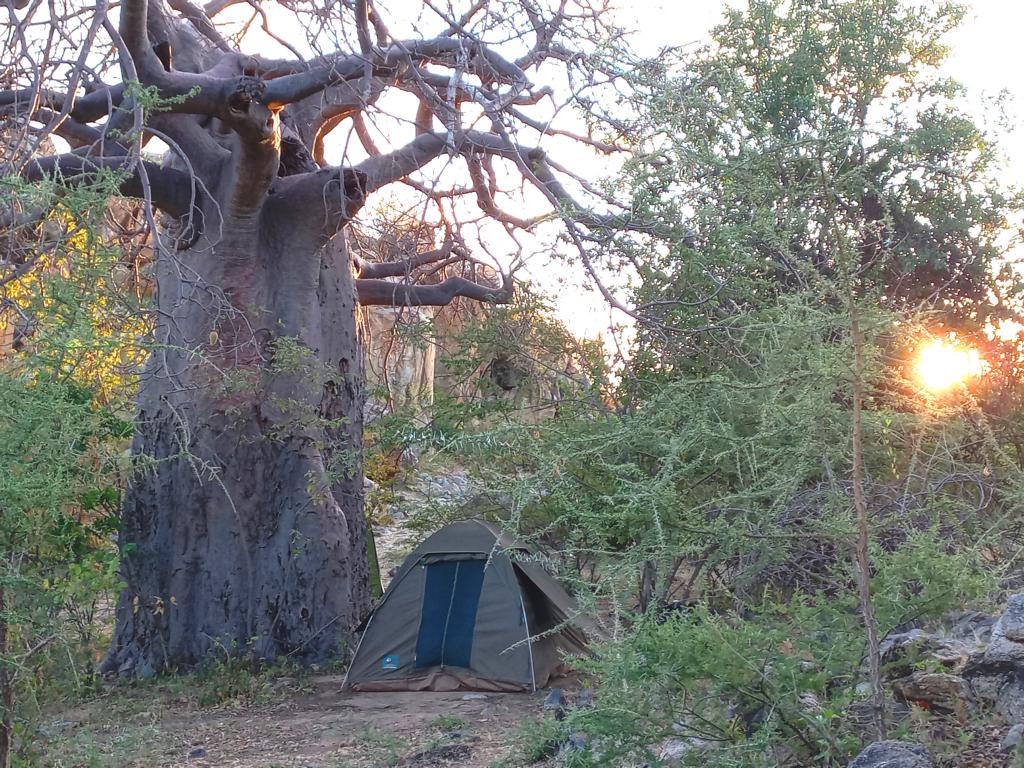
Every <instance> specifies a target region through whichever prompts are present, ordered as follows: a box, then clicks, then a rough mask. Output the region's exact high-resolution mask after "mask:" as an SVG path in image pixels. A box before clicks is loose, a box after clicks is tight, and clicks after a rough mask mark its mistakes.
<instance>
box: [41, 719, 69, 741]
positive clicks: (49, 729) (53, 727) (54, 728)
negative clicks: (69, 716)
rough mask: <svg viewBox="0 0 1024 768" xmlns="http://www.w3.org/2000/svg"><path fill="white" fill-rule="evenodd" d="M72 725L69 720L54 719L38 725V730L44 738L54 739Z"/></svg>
mask: <svg viewBox="0 0 1024 768" xmlns="http://www.w3.org/2000/svg"><path fill="white" fill-rule="evenodd" d="M73 725H74V723H73V722H72V721H71V720H54V721H53V722H50V723H47V724H46V725H40V726H39V728H38V731H39V733H40V735H41V736H42V737H43V738H45V739H56V738H58V737H59V736H60V735H61V733H63V732H64V731H65V730H66V729H68V728H70V727H71V726H73Z"/></svg>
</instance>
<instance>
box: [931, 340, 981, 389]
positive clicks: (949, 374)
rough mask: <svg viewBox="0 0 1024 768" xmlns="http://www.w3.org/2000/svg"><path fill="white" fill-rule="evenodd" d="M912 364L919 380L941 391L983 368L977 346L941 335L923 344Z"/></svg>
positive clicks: (979, 371) (968, 377)
mask: <svg viewBox="0 0 1024 768" xmlns="http://www.w3.org/2000/svg"><path fill="white" fill-rule="evenodd" d="M914 368H915V370H916V372H917V377H918V379H919V380H920V381H921V384H923V385H924V387H925V388H926V389H930V390H931V391H932V392H944V391H945V390H947V389H950V388H951V387H953V386H954V385H956V384H962V383H964V382H965V381H967V380H968V379H972V378H976V377H978V376H980V375H981V374H982V372H983V368H982V360H981V356H980V355H979V354H978V350H976V349H971V348H970V347H963V346H960V345H958V344H954V343H952V342H950V341H942V340H940V339H936V340H934V341H931V342H929V343H928V344H926V345H925V346H924V347H922V349H921V351H920V352H919V353H918V356H917V363H916V364H915V366H914Z"/></svg>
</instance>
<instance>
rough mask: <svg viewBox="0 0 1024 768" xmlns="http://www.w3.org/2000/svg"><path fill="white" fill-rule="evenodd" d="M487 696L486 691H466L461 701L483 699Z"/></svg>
mask: <svg viewBox="0 0 1024 768" xmlns="http://www.w3.org/2000/svg"><path fill="white" fill-rule="evenodd" d="M486 698H487V694H486V693H467V694H465V695H464V696H463V697H462V700H463V701H483V700H484V699H486Z"/></svg>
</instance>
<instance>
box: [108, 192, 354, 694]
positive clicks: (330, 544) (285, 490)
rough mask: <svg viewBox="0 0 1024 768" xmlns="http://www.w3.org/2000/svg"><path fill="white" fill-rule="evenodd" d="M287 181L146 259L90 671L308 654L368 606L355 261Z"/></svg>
mask: <svg viewBox="0 0 1024 768" xmlns="http://www.w3.org/2000/svg"><path fill="white" fill-rule="evenodd" d="M320 176H322V174H320ZM290 180H291V179H278V180H277V184H275V186H274V187H272V188H271V190H270V194H269V195H268V197H267V199H266V202H264V203H262V205H260V206H259V207H258V208H257V209H256V210H255V212H254V213H253V212H249V211H246V210H242V211H238V212H235V213H231V212H230V211H231V210H232V207H231V205H230V204H226V205H224V206H223V209H225V210H227V211H228V213H227V215H225V217H224V218H223V219H222V220H220V221H219V222H218V225H217V226H210V223H211V222H213V221H216V216H217V212H216V210H214V209H213V207H212V206H211V207H209V208H208V209H205V210H204V212H203V216H204V218H205V220H206V221H207V227H206V234H204V235H203V236H202V237H201V238H199V240H198V241H197V242H196V243H195V244H194V245H193V246H192V247H190V248H188V249H187V250H185V251H182V252H178V253H174V254H169V253H165V254H164V255H162V257H160V258H158V260H157V274H156V288H157V291H156V293H157V307H156V310H157V312H156V314H157V318H158V322H157V327H156V345H157V346H156V349H155V351H154V353H153V355H152V358H151V360H150V361H149V364H148V366H147V369H146V371H145V374H144V376H143V380H142V386H141V390H140V394H139V397H138V413H137V419H136V425H137V426H136V433H135V438H134V444H133V449H132V451H133V455H134V456H135V457H136V461H137V466H136V467H135V472H134V476H133V478H132V481H131V484H130V487H129V489H128V491H127V493H126V497H125V501H124V509H123V529H122V532H121V539H120V546H121V551H122V558H123V577H124V580H125V582H126V583H127V586H126V588H125V589H124V591H123V593H122V595H121V597H120V600H119V603H118V607H117V619H116V630H115V635H114V640H113V644H112V647H111V649H110V652H109V654H108V657H107V659H106V660H105V662H104V665H103V669H104V671H108V672H117V673H119V674H121V675H132V676H148V675H152V674H155V673H158V672H160V671H162V670H165V669H169V668H187V667H191V666H194V665H196V664H198V663H201V662H203V661H204V660H209V659H216V658H223V657H226V656H227V655H241V654H247V655H252V656H253V657H255V658H257V659H265V660H274V659H278V658H281V657H286V658H288V659H290V660H294V661H298V662H302V663H312V662H315V661H321V660H324V659H328V658H332V657H337V656H338V655H339V654H340V653H341V652H342V651H343V650H344V646H345V642H346V640H347V635H348V632H350V631H351V629H352V628H353V627H355V626H356V625H357V624H358V622H359V620H360V619H361V618H362V616H363V615H364V613H365V611H366V610H367V609H368V606H369V600H370V597H369V591H368V581H367V579H368V576H367V562H366V523H365V518H364V514H363V494H362V476H361V472H360V468H361V450H362V404H363V392H362V371H361V364H360V353H359V340H358V338H357V329H356V316H355V311H356V304H355V288H354V284H353V277H352V271H351V268H350V266H349V259H348V254H347V249H346V247H345V243H344V241H343V240H341V239H337V238H336V239H335V241H332V242H330V243H326V244H325V242H324V240H325V239H326V238H325V237H324V235H323V233H322V232H321V227H319V226H317V223H316V222H317V220H318V219H319V220H322V219H323V218H324V210H323V206H320V211H319V212H317V211H315V210H312V211H310V210H308V205H302V203H304V202H308V201H305V200H304V198H303V197H302V196H299V197H298V198H294V197H291V198H290V197H289V196H288V195H287V194H286V192H287V189H286V182H289V181H290ZM328 183H329V180H328ZM295 186H297V185H295ZM320 186H321V189H323V188H324V184H323V183H321V185H320ZM278 187H279V188H280V189H278ZM321 196H322V195H321ZM221 197H224V198H227V199H226V200H225V203H227V200H229V199H232V198H231V197H230V196H228V195H221ZM314 208H315V206H314ZM304 209H306V210H304ZM211 231H212V232H214V233H215V234H210V232H211Z"/></svg>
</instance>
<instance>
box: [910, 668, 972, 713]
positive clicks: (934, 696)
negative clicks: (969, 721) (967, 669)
mask: <svg viewBox="0 0 1024 768" xmlns="http://www.w3.org/2000/svg"><path fill="white" fill-rule="evenodd" d="M892 689H893V692H894V693H895V694H896V696H897V697H899V698H900V699H902V700H903V701H906V702H910V703H913V704H921V703H925V704H928V705H929V707H935V706H940V707H945V708H947V709H950V710H952V711H954V712H958V713H962V712H963V711H964V706H965V701H966V693H967V685H966V683H965V682H964V679H963V678H962V677H960V676H958V675H951V674H949V673H948V672H925V671H923V670H918V671H917V672H914V673H913V674H911V675H908V676H907V677H903V678H900V679H899V680H896V681H895V682H893V684H892Z"/></svg>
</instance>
